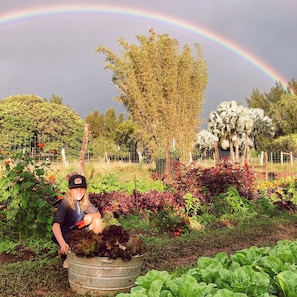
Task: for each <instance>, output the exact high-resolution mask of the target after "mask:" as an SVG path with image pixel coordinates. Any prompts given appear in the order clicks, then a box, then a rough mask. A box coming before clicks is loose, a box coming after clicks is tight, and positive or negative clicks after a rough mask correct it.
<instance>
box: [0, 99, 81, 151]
mask: <svg viewBox="0 0 297 297" xmlns="http://www.w3.org/2000/svg"><path fill="white" fill-rule="evenodd" d="M0 113H1V119H0V147H1V148H2V149H3V150H4V149H5V150H8V151H10V150H11V149H12V148H14V149H17V148H18V149H19V151H23V150H26V152H27V153H30V154H32V153H33V152H34V151H33V150H32V148H33V147H34V148H36V144H37V143H41V142H43V143H45V144H46V147H45V150H47V151H48V150H57V151H60V150H61V149H62V148H64V149H65V150H66V154H68V155H74V156H78V155H79V151H80V148H81V141H82V138H83V131H84V125H85V123H84V121H83V120H82V119H81V118H80V117H79V115H78V114H77V113H76V112H74V111H73V110H70V109H69V108H68V107H67V106H65V105H63V104H57V103H54V102H53V103H52V102H47V101H46V99H44V98H41V97H38V96H35V95H17V96H12V97H8V98H5V99H4V100H3V101H0ZM49 139H50V141H48V140H49Z"/></svg>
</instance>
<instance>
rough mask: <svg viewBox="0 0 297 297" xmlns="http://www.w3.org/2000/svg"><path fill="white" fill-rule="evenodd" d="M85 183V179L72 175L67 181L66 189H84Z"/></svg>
mask: <svg viewBox="0 0 297 297" xmlns="http://www.w3.org/2000/svg"><path fill="white" fill-rule="evenodd" d="M86 187H87V182H86V178H85V177H84V176H83V175H80V174H74V175H72V176H70V178H69V181H68V188H69V189H75V188H86Z"/></svg>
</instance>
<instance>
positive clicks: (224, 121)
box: [208, 100, 245, 162]
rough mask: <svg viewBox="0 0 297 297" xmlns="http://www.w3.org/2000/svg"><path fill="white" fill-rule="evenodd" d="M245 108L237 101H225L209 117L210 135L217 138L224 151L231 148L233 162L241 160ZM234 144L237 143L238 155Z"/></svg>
mask: <svg viewBox="0 0 297 297" xmlns="http://www.w3.org/2000/svg"><path fill="white" fill-rule="evenodd" d="M244 113H245V111H244V107H243V106H242V105H240V104H238V103H237V102H236V101H234V100H232V101H223V102H222V103H220V104H219V105H218V107H217V109H216V111H213V112H211V113H210V115H209V122H208V129H209V131H210V133H212V134H213V135H215V136H217V137H218V138H219V139H220V141H221V147H222V148H223V149H227V148H230V156H231V158H232V159H233V160H235V161H236V162H238V161H239V160H238V159H239V150H238V149H239V139H238V135H239V132H241V131H240V130H241V128H242V124H243V119H242V118H243V116H244ZM233 143H235V149H236V154H235V155H234V149H233Z"/></svg>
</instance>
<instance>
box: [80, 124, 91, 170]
mask: <svg viewBox="0 0 297 297" xmlns="http://www.w3.org/2000/svg"><path fill="white" fill-rule="evenodd" d="M88 135H89V124H85V130H84V139H83V143H82V145H81V150H80V158H79V160H80V174H81V175H85V154H86V150H87V145H88Z"/></svg>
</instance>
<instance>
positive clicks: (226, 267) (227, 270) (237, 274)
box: [117, 240, 297, 297]
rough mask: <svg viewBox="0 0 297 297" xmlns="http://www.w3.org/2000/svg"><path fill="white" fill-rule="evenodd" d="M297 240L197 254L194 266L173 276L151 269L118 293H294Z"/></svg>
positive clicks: (231, 296) (161, 296)
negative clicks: (213, 254) (232, 250)
mask: <svg viewBox="0 0 297 297" xmlns="http://www.w3.org/2000/svg"><path fill="white" fill-rule="evenodd" d="M296 264H297V241H291V242H289V241H284V240H281V241H278V243H277V244H276V245H275V246H273V247H256V246H252V247H251V248H249V249H243V250H240V251H237V252H235V253H234V254H233V255H231V256H228V255H227V254H226V253H223V252H222V253H218V254H217V255H216V256H215V257H213V258H211V257H200V258H199V259H198V262H197V266H196V267H194V268H191V269H189V270H188V271H187V272H186V273H184V274H182V275H181V276H178V277H175V276H174V275H173V274H169V273H168V272H167V271H157V270H151V271H149V272H147V273H146V274H145V275H144V276H139V277H138V278H137V279H136V286H135V287H133V288H132V289H131V290H130V293H120V294H118V295H117V297H150V296H154V297H185V296H187V297H200V296H201V297H202V296H203V297H296V296H297V293H296V292H297V265H296Z"/></svg>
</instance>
